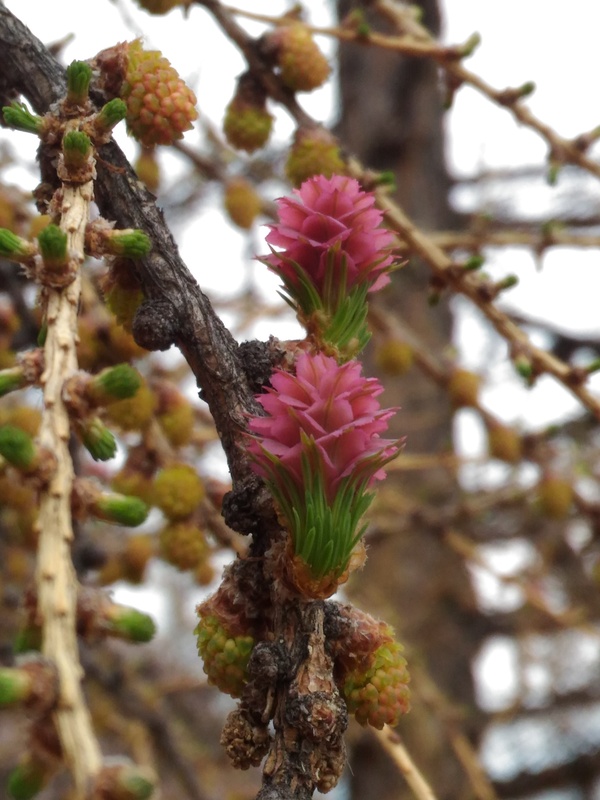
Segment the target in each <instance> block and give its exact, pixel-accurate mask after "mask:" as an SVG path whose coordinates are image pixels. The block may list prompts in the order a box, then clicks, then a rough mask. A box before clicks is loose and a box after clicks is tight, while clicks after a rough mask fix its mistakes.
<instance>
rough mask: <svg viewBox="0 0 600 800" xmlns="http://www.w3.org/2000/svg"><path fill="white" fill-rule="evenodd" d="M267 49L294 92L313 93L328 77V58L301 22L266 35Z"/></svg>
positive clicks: (284, 80) (285, 81)
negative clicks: (271, 52)
mask: <svg viewBox="0 0 600 800" xmlns="http://www.w3.org/2000/svg"><path fill="white" fill-rule="evenodd" d="M264 46H265V47H266V49H267V51H269V50H270V51H273V53H274V56H275V60H276V62H277V65H278V66H279V70H280V74H281V80H282V81H283V83H284V84H285V85H286V86H287V87H288V89H291V90H292V91H293V92H310V91H312V90H313V89H316V88H317V87H319V86H322V84H323V83H325V81H326V80H327V78H328V77H329V73H330V71H331V70H330V67H329V64H328V62H327V59H326V58H325V56H324V55H323V53H322V52H321V50H320V49H319V47H318V46H317V45H316V44H315V41H314V39H313V38H312V34H311V32H310V30H309V29H308V28H307V27H306V25H303V24H302V23H301V22H295V23H293V24H292V25H282V26H281V27H279V28H276V29H275V30H274V31H273V32H272V33H269V34H267V35H266V36H265V38H264Z"/></svg>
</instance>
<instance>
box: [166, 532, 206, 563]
mask: <svg viewBox="0 0 600 800" xmlns="http://www.w3.org/2000/svg"><path fill="white" fill-rule="evenodd" d="M160 547H161V554H162V556H163V558H164V559H165V560H166V561H168V562H169V563H170V564H173V566H175V567H177V568H178V569H181V570H188V569H197V568H198V567H199V566H201V565H202V564H204V563H205V562H206V560H207V558H208V555H209V552H210V551H209V548H208V544H207V542H206V538H205V536H204V533H203V532H202V530H201V529H200V528H199V527H198V526H197V525H195V524H194V523H193V522H187V521H183V522H178V523H173V524H171V525H167V526H166V527H164V528H163V529H162V531H161V532H160Z"/></svg>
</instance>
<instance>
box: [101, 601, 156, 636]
mask: <svg viewBox="0 0 600 800" xmlns="http://www.w3.org/2000/svg"><path fill="white" fill-rule="evenodd" d="M108 626H109V630H110V632H111V633H112V634H113V636H118V637H119V638H121V639H127V641H130V642H149V641H150V640H151V639H152V638H153V637H154V634H155V633H156V625H155V623H154V620H153V619H152V617H150V616H148V614H144V613H143V612H142V611H138V610H137V609H135V608H127V607H126V606H119V605H114V606H113V607H112V609H111V612H110V617H109V620H108Z"/></svg>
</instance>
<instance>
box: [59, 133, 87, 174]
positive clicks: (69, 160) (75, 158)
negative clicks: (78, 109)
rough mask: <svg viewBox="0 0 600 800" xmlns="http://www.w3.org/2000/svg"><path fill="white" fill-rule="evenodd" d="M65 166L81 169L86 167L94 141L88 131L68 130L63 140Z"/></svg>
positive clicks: (71, 168)
mask: <svg viewBox="0 0 600 800" xmlns="http://www.w3.org/2000/svg"><path fill="white" fill-rule="evenodd" d="M62 147H63V154H64V157H65V167H66V168H67V169H69V170H79V169H82V168H83V167H85V166H86V165H87V164H88V163H89V160H90V155H91V154H92V142H91V140H90V137H89V136H88V135H87V133H84V132H83V131H67V133H65V135H64V136H63V141H62Z"/></svg>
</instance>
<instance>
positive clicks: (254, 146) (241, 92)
mask: <svg viewBox="0 0 600 800" xmlns="http://www.w3.org/2000/svg"><path fill="white" fill-rule="evenodd" d="M272 127H273V117H272V116H271V114H269V112H268V111H267V107H266V94H265V91H264V89H263V88H262V86H261V85H260V84H258V83H257V81H256V80H255V79H254V77H253V76H252V75H250V74H249V73H245V74H244V75H242V76H241V77H240V79H239V80H238V85H237V90H236V93H235V95H234V96H233V98H232V100H231V102H230V103H229V105H228V106H227V108H226V109H225V118H224V120H223V133H224V134H225V138H226V139H227V141H228V142H229V144H230V145H231V146H232V147H235V148H237V149H238V150H245V151H246V152H247V153H253V152H254V151H255V150H259V149H260V148H261V147H264V146H265V145H266V143H267V142H268V141H269V136H270V135H271V128H272Z"/></svg>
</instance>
